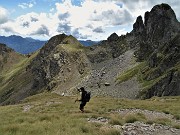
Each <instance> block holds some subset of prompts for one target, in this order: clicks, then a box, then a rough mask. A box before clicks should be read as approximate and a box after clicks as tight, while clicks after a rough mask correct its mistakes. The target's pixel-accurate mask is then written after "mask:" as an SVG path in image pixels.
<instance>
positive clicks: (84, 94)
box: [75, 87, 90, 112]
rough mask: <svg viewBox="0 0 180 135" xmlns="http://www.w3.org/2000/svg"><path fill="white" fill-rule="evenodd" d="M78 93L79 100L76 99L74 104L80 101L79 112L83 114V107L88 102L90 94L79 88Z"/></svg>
mask: <svg viewBox="0 0 180 135" xmlns="http://www.w3.org/2000/svg"><path fill="white" fill-rule="evenodd" d="M78 91H79V92H80V93H81V99H80V100H78V99H76V100H75V102H76V101H81V103H80V107H79V109H80V110H81V112H84V106H85V105H86V103H87V102H89V100H90V92H87V91H85V89H84V87H81V88H80V89H78Z"/></svg>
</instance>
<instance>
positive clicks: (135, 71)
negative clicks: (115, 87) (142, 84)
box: [116, 62, 146, 83]
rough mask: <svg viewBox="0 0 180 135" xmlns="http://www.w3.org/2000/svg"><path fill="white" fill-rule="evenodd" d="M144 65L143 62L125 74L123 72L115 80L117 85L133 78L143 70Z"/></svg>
mask: <svg viewBox="0 0 180 135" xmlns="http://www.w3.org/2000/svg"><path fill="white" fill-rule="evenodd" d="M145 64H146V63H145V62H142V63H139V64H137V65H136V66H134V67H132V68H130V69H128V70H126V71H125V72H123V73H122V74H120V75H119V76H118V77H117V78H116V81H117V82H118V83H122V82H125V81H127V80H129V79H131V78H132V77H134V76H135V75H137V74H138V73H139V72H140V71H141V68H143V67H144V66H145Z"/></svg>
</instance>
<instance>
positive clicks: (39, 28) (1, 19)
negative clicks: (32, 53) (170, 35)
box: [0, 0, 180, 40]
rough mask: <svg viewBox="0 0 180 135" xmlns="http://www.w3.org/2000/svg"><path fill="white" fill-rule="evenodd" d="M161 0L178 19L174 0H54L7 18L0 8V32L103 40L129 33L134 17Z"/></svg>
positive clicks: (179, 2)
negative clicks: (44, 8) (47, 5)
mask: <svg viewBox="0 0 180 135" xmlns="http://www.w3.org/2000/svg"><path fill="white" fill-rule="evenodd" d="M45 1H49V0H45ZM53 2H54V1H53ZM162 2H164V3H168V4H170V6H171V7H172V8H173V9H174V10H175V13H176V15H177V18H178V19H180V10H179V5H180V1H177V0H171V1H169V0H151V1H150V0H133V1H132V0H81V3H78V5H75V4H74V0H63V1H62V2H56V3H54V7H52V6H51V9H49V10H47V12H44V13H36V12H31V13H27V14H23V15H21V16H18V17H17V18H15V19H13V20H12V19H11V20H8V17H7V16H8V12H7V10H6V9H4V8H2V7H0V24H1V25H0V32H1V33H10V32H12V34H15V33H18V34H20V35H26V36H28V35H31V36H34V37H36V38H40V39H42V38H44V37H45V38H47V37H48V38H50V37H52V36H54V35H56V34H60V33H66V34H71V35H73V36H75V37H76V38H78V39H87V38H90V39H91V40H96V39H97V40H102V39H106V38H107V37H108V36H109V35H110V34H111V33H113V32H116V33H117V34H118V35H121V34H125V33H126V32H130V31H131V30H132V25H133V23H134V21H135V20H136V17H137V16H139V15H142V16H144V13H145V12H146V11H150V10H151V8H152V7H153V6H154V5H156V4H161V3H162ZM35 4H36V2H35V1H30V2H27V3H20V4H19V7H21V8H31V7H33V6H34V5H35ZM51 4H52V2H51ZM20 5H21V6H20Z"/></svg>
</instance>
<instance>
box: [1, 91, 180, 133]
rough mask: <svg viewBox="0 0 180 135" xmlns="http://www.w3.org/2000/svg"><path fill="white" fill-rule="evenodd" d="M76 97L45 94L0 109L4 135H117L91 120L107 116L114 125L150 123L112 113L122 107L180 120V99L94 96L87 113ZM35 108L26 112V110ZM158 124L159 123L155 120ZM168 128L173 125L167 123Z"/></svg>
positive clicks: (139, 118) (145, 120) (141, 118)
mask: <svg viewBox="0 0 180 135" xmlns="http://www.w3.org/2000/svg"><path fill="white" fill-rule="evenodd" d="M75 99H76V97H61V96H59V95H56V94H50V93H42V94H39V95H35V96H32V97H29V98H27V99H26V100H24V101H23V102H22V103H21V104H19V105H13V106H1V107H0V116H1V117H0V121H1V122H0V135H25V134H26V135H32V134H33V135H71V134H73V135H82V134H87V135H100V134H103V135H113V134H115V133H117V132H116V131H114V130H112V129H109V130H102V125H101V124H98V123H89V122H87V118H92V117H93V118H97V117H105V118H108V119H109V120H110V123H111V124H120V125H122V124H124V123H126V122H129V121H133V120H134V117H136V119H137V120H140V121H144V122H147V123H148V120H147V119H146V118H144V116H143V117H142V115H140V114H137V115H138V116H126V117H121V116H120V115H118V114H117V113H112V112H111V110H116V109H122V108H141V109H148V110H155V111H160V112H166V113H171V114H173V115H174V116H176V118H178V119H179V117H180V116H179V114H180V106H179V101H180V97H163V98H153V99H149V100H136V101H134V100H127V99H112V98H103V97H93V98H92V99H91V101H90V102H89V103H88V104H87V105H86V107H85V109H86V113H84V114H82V113H80V112H79V110H78V108H79V103H75V102H74V100H75ZM28 105H29V106H30V107H31V109H30V110H29V111H26V112H24V111H23V110H24V107H25V106H26V107H27V108H28ZM154 122H157V123H158V121H154ZM165 124H167V125H173V123H170V122H169V121H167V123H166V121H165ZM176 127H179V126H177V125H176Z"/></svg>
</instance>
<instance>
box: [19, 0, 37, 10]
mask: <svg viewBox="0 0 180 135" xmlns="http://www.w3.org/2000/svg"><path fill="white" fill-rule="evenodd" d="M35 4H36V2H35V1H31V2H29V3H20V4H18V7H20V8H22V9H26V8H32V7H33V6H34V5H35Z"/></svg>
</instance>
